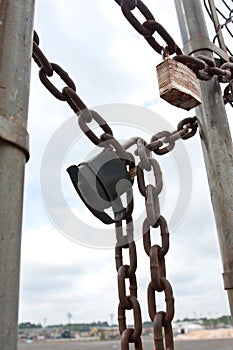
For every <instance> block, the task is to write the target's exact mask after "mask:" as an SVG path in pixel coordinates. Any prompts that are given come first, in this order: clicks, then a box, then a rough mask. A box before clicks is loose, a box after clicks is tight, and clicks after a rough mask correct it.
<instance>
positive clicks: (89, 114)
mask: <svg viewBox="0 0 233 350" xmlns="http://www.w3.org/2000/svg"><path fill="white" fill-rule="evenodd" d="M92 120H94V121H95V122H96V123H97V125H98V126H99V127H100V128H101V129H102V130H103V131H104V132H105V133H106V134H108V135H111V136H112V135H113V133H112V129H111V128H110V126H109V125H108V124H107V122H106V121H105V120H104V119H103V118H102V117H101V116H100V115H99V113H97V112H96V111H93V110H90V109H88V110H86V109H85V110H82V111H81V112H80V113H79V119H78V123H79V126H80V129H81V130H82V131H83V133H84V134H85V135H86V136H87V137H88V138H89V139H90V140H91V141H92V142H93V143H94V144H95V145H100V146H101V144H103V141H102V140H101V138H100V137H98V136H96V135H95V134H94V132H93V131H92V130H91V129H90V128H89V126H88V125H87V124H88V123H90V122H91V121H92ZM103 146H105V145H103Z"/></svg>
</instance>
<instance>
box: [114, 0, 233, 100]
mask: <svg viewBox="0 0 233 350" xmlns="http://www.w3.org/2000/svg"><path fill="white" fill-rule="evenodd" d="M115 2H116V3H117V4H118V5H120V7H121V10H122V13H123V15H124V16H125V17H126V19H127V20H128V22H129V23H130V24H131V25H132V26H133V28H134V29H135V30H136V31H137V32H138V33H139V34H141V35H142V36H143V37H144V38H145V39H146V41H147V42H148V44H149V45H150V46H151V47H152V48H153V49H154V50H155V51H156V52H157V53H159V54H161V55H163V56H164V57H166V56H170V55H173V54H176V56H174V57H173V59H174V60H176V61H178V62H181V63H183V64H185V65H186V66H188V67H189V68H190V69H191V70H192V71H193V72H194V73H195V74H196V76H197V78H198V79H200V80H204V81H208V80H211V79H212V78H213V77H218V80H219V82H221V83H229V85H228V87H227V90H226V91H224V96H223V98H224V102H225V103H228V102H229V103H230V104H231V105H232V106H233V96H232V94H231V93H229V91H232V82H233V63H232V62H226V63H223V64H222V65H221V66H220V67H218V66H216V62H215V60H214V59H211V58H210V57H207V56H205V55H199V56H197V57H194V56H188V55H184V54H183V52H182V50H181V49H180V48H179V46H178V45H177V44H176V43H175V41H174V39H173V38H172V36H171V35H170V34H169V33H168V32H167V30H166V29H165V28H164V27H163V26H162V25H161V24H160V23H158V22H156V20H155V18H154V16H153V14H152V13H151V12H150V10H149V9H148V8H147V7H146V5H145V4H144V3H143V1H141V0H115ZM135 8H137V9H138V10H139V11H140V12H141V14H142V15H143V16H144V17H145V20H146V21H145V22H143V23H140V21H139V20H138V19H137V18H136V17H135V16H134V15H133V13H132V11H133V10H134V9H135ZM231 12H232V11H231ZM155 33H157V34H158V35H159V36H160V37H161V39H163V41H165V42H166V44H167V46H166V47H163V46H162V45H160V44H159V43H158V41H156V40H155V38H154V37H153V35H154V34H155Z"/></svg>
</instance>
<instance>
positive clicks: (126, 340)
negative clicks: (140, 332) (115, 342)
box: [121, 328, 143, 350]
mask: <svg viewBox="0 0 233 350" xmlns="http://www.w3.org/2000/svg"><path fill="white" fill-rule="evenodd" d="M132 334H133V329H132V328H126V329H125V330H124V332H123V333H122V335H121V350H129V344H130V339H131V336H132ZM134 350H143V347H142V341H141V338H138V339H137V340H136V341H135V342H134Z"/></svg>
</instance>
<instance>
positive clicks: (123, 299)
mask: <svg viewBox="0 0 233 350" xmlns="http://www.w3.org/2000/svg"><path fill="white" fill-rule="evenodd" d="M128 270H129V265H122V266H120V267H119V269H118V294H119V300H120V305H121V307H122V308H124V309H126V310H131V309H132V306H131V304H130V302H129V300H128V296H127V295H126V288H125V281H126V279H129V290H130V295H131V296H134V297H135V298H137V279H136V275H135V272H134V273H133V274H132V273H131V275H129V273H128Z"/></svg>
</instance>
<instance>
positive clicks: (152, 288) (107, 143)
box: [33, 7, 198, 350]
mask: <svg viewBox="0 0 233 350" xmlns="http://www.w3.org/2000/svg"><path fill="white" fill-rule="evenodd" d="M142 11H144V9H143V7H142ZM33 58H34V60H35V62H36V63H37V65H38V66H39V68H40V71H39V77H40V80H41V82H42V84H43V85H44V86H45V87H46V88H47V89H48V90H49V91H50V93H51V94H52V95H53V96H55V97H56V98H57V99H58V100H60V101H66V102H67V103H68V104H69V106H70V107H71V108H72V110H73V111H74V112H75V113H76V114H77V115H78V117H79V119H78V122H79V126H80V128H81V130H82V131H83V132H84V134H85V135H86V136H87V137H88V138H89V139H90V140H91V141H92V142H93V143H94V144H95V145H97V146H99V147H106V148H109V147H112V148H113V149H115V151H116V152H117V153H118V155H119V157H121V158H123V159H124V161H125V164H126V165H127V166H128V171H129V174H130V175H131V176H132V178H133V177H134V176H137V180H138V187H139V191H140V193H141V194H142V196H143V197H144V198H145V206H146V214H147V217H146V219H145V221H144V223H143V243H144V249H145V252H146V253H147V255H149V257H150V270H151V281H150V283H149V285H148V310H149V315H150V318H151V320H152V321H153V325H154V341H155V346H156V350H164V341H163V329H164V336H165V343H166V349H168V348H169V349H170V350H172V349H173V335H172V327H171V322H172V319H173V315H174V298H173V292H172V287H171V285H170V283H169V281H168V280H167V279H166V268H165V255H166V254H167V252H168V248H169V232H168V228H167V223H166V220H165V219H164V218H163V216H161V214H160V205H159V194H160V193H161V191H162V186H163V182H162V173H161V170H160V166H159V164H158V162H157V161H156V160H155V159H154V158H153V157H152V154H153V153H154V154H156V155H163V154H165V153H168V152H170V151H171V150H172V149H173V148H174V147H175V142H176V141H177V140H179V139H183V140H186V139H188V138H190V137H192V136H193V135H194V134H195V133H196V131H197V127H198V124H197V119H196V117H193V118H186V119H184V120H182V121H181V122H180V123H179V124H178V126H177V129H176V130H175V131H173V132H169V131H162V132H159V133H157V134H155V135H153V136H152V138H151V140H150V142H149V143H147V142H146V141H145V140H143V139H141V138H140V137H134V138H132V139H130V140H129V141H127V142H126V144H125V145H124V146H122V145H121V144H120V143H119V142H118V141H117V140H116V139H115V138H114V136H113V132H112V129H111V128H110V126H109V125H108V124H107V122H106V121H105V120H104V119H103V118H102V117H101V116H100V115H99V114H98V113H97V112H96V111H93V110H89V109H87V107H86V105H85V104H84V102H83V101H82V100H81V99H80V97H79V96H78V95H77V93H76V86H75V83H74V82H73V80H72V79H71V78H70V77H69V75H68V74H67V72H66V71H64V70H63V69H62V68H61V67H60V66H59V65H57V64H55V63H50V62H49V61H48V59H47V58H46V56H45V55H44V53H43V52H42V51H41V49H40V47H39V37H38V35H37V33H36V32H35V33H34V41H33ZM54 72H55V73H56V74H58V75H59V77H60V78H61V79H62V80H63V81H64V83H65V84H66V86H65V87H64V88H63V89H62V91H60V90H58V89H57V87H56V86H55V85H54V84H53V83H52V82H51V81H50V79H49V78H50V77H52V75H53V74H54ZM91 121H95V122H96V123H97V125H98V126H99V127H100V128H101V129H102V131H103V134H101V135H99V136H98V135H96V134H95V133H94V132H93V131H92V129H90V127H89V126H88V124H89V123H90V122H91ZM135 144H136V146H137V147H136V151H135V153H136V155H138V156H139V158H140V162H139V164H138V165H135V162H134V157H133V155H132V154H131V153H130V152H128V151H127V149H128V148H130V147H131V146H132V145H135ZM150 171H153V174H154V178H155V184H149V185H146V184H145V172H150ZM133 208H134V204H133V193H132V191H131V190H130V191H128V193H127V208H126V210H125V222H126V235H125V234H123V221H120V222H117V223H116V224H115V225H116V242H117V243H116V248H115V259H116V268H117V271H118V294H119V306H118V320H119V332H120V334H121V349H122V350H128V349H129V344H130V343H133V344H134V348H135V349H136V350H142V349H143V347H142V341H141V334H142V318H141V309H140V304H139V302H138V299H137V279H136V269H137V252H136V245H135V242H134V235H133V231H134V229H133V218H132V213H133ZM151 228H153V229H154V228H155V229H156V228H159V229H160V234H161V239H162V244H161V246H159V245H152V244H151V233H150V231H151ZM126 249H127V250H128V253H129V265H127V264H124V261H123V250H126ZM127 280H128V281H129V294H128V295H127V293H126V282H127ZM161 292H163V293H164V295H165V301H166V311H157V307H156V293H161ZM127 310H132V311H133V319H134V326H133V328H128V327H127V322H126V311H127Z"/></svg>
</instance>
